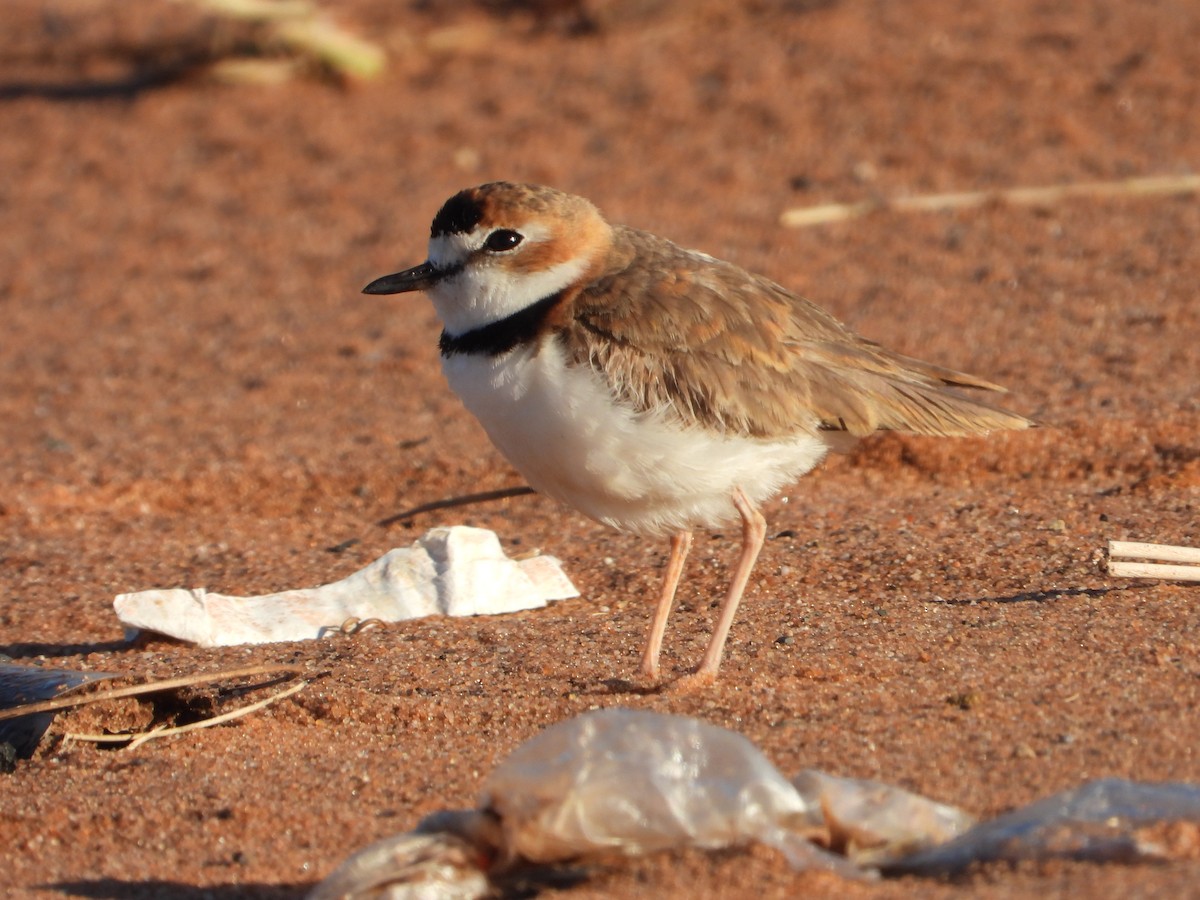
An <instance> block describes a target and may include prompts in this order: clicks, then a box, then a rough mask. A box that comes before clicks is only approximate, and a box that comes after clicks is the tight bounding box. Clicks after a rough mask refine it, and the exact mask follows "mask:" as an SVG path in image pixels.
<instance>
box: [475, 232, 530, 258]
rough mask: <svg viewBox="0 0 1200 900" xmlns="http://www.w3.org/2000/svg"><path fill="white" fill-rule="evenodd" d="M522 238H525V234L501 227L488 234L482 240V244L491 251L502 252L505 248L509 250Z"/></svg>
mask: <svg viewBox="0 0 1200 900" xmlns="http://www.w3.org/2000/svg"><path fill="white" fill-rule="evenodd" d="M523 240H525V235H523V234H521V233H520V232H517V231H510V230H509V229H507V228H501V229H500V230H499V231H493V232H492V233H491V234H489V235H488V236H487V240H486V241H484V242H483V246H484V247H485V248H487V249H488V250H491V251H492V252H493V253H503V252H504V251H505V250H511V249H512V248H513V247H515V246H517V244H519V243H521V241H523Z"/></svg>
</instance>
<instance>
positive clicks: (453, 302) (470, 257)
mask: <svg viewBox="0 0 1200 900" xmlns="http://www.w3.org/2000/svg"><path fill="white" fill-rule="evenodd" d="M527 240H536V237H535V236H533V235H528V237H527ZM481 243H482V238H481V237H478V236H476V235H456V234H452V235H441V236H439V237H436V238H433V239H431V240H430V242H429V261H430V262H431V263H432V264H433V265H435V266H437V267H438V268H441V269H447V268H453V267H454V266H455V265H457V264H458V263H459V261H461V260H463V259H466V260H467V264H466V265H465V266H463V267H462V268H461V269H460V270H459V271H458V272H457V273H456V274H455V275H452V276H451V277H449V278H445V279H443V280H442V281H440V282H438V283H437V284H436V285H435V286H433V287H432V288H429V289H428V291H427V293H428V294H429V299H430V300H432V301H433V307H434V309H435V310H436V311H437V314H438V318H439V319H441V320H442V325H443V326H444V327H445V329H446V333H447V334H449V335H451V336H452V337H457V336H458V335H461V334H465V333H466V332H468V331H474V330H475V329H476V328H482V327H483V326H484V325H490V324H491V323H492V322H498V321H500V320H501V319H506V318H508V317H509V316H511V315H512V314H513V313H517V312H520V311H521V310H523V309H525V307H527V306H531V305H532V304H534V303H537V302H538V301H539V300H542V299H544V298H545V297H549V296H550V295H551V294H556V293H558V292H559V291H561V290H562V289H563V288H565V287H567V286H568V285H570V284H572V283H574V282H575V281H577V280H578V279H579V278H580V277H582V275H583V273H584V271H586V269H587V266H588V262H589V261H588V259H587V258H586V257H575V258H573V259H569V260H567V261H566V262H562V263H558V264H557V265H554V266H551V267H550V268H548V269H542V270H541V271H535V272H528V271H514V270H512V269H510V268H509V267H508V266H506V265H505V264H504V263H505V260H504V259H503V258H495V259H493V258H490V257H488V256H486V255H482V254H480V253H478V247H477V246H473V245H476V244H481Z"/></svg>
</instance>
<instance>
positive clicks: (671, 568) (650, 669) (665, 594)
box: [642, 531, 692, 678]
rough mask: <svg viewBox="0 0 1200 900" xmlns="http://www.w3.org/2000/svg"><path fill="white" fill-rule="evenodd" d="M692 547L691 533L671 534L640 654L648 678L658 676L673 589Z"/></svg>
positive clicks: (673, 599)
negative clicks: (663, 574) (651, 615)
mask: <svg viewBox="0 0 1200 900" xmlns="http://www.w3.org/2000/svg"><path fill="white" fill-rule="evenodd" d="M691 549H692V533H691V532H690V531H680V532H679V533H678V534H674V535H672V536H671V555H670V557H669V558H668V559H667V574H666V576H665V577H664V579H663V586H662V593H661V594H660V595H659V597H658V608H657V609H656V610H655V611H654V621H653V622H652V623H651V624H650V636H649V638H647V640H646V652H645V653H643V654H642V674H643V675H645V676H647V677H649V678H657V677H658V654H659V653H660V652H661V651H662V642H663V635H664V634H665V633H666V631H667V618H668V617H669V616H670V615H671V607H672V606H673V605H674V603H675V589H676V588H677V587H679V576H681V575H682V574H683V563H684V560H686V559H687V555H688V551H689V550H691Z"/></svg>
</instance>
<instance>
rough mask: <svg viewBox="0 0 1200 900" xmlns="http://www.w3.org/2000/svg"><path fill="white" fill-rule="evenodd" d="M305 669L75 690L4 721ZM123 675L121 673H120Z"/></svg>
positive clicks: (1, 713) (17, 709)
mask: <svg viewBox="0 0 1200 900" xmlns="http://www.w3.org/2000/svg"><path fill="white" fill-rule="evenodd" d="M301 672H302V669H301V668H300V667H299V666H280V665H268V666H248V667H247V668H244V669H229V670H227V671H224V672H207V673H200V674H196V675H183V676H181V677H179V678H168V679H167V680H166V681H150V682H146V683H144V684H134V685H130V686H128V687H121V688H109V689H108V690H103V691H95V692H93V693H89V694H82V693H81V694H71V695H69V696H64V697H55V698H54V699H53V700H42V701H39V702H37V703H25V704H22V705H21V706H13V707H10V708H9V709H3V710H0V721H3V720H5V719H15V718H17V717H19V716H27V715H30V714H31V713H39V712H52V711H54V710H56V709H70V708H71V707H73V706H86V705H87V704H89V703H99V702H101V701H103V700H117V699H120V698H121V697H136V696H138V695H140V694H156V693H158V692H160V691H169V690H172V689H174V688H179V687H188V686H190V685H193V684H205V683H208V682H213V681H228V680H230V679H233V678H249V677H251V676H254V675H290V676H296V675H299V674H300V673H301ZM117 677H120V676H117Z"/></svg>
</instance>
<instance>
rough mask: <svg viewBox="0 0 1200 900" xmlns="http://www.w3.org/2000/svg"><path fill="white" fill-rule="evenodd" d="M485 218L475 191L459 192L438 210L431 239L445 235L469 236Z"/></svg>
mask: <svg viewBox="0 0 1200 900" xmlns="http://www.w3.org/2000/svg"><path fill="white" fill-rule="evenodd" d="M482 218H483V204H482V203H481V202H480V200H479V197H478V196H477V194H476V192H475V191H474V190H465V191H459V192H458V193H457V194H455V195H454V196H453V197H451V198H450V199H449V200H447V201H446V202H445V203H444V204H442V208H441V209H439V210H438V214H437V215H436V216H434V217H433V226H432V227H431V228H430V229H429V236H430V237H441V236H442V235H443V234H467V233H468V232H470V231H472V230H474V228H475V226H476V225H478V224H479V220H480V219H482Z"/></svg>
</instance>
